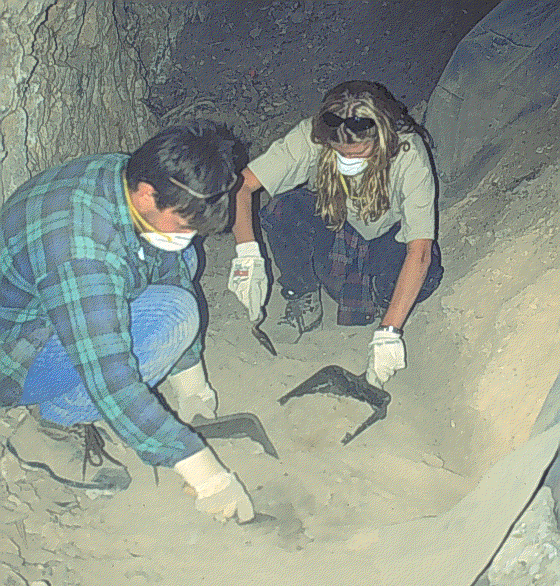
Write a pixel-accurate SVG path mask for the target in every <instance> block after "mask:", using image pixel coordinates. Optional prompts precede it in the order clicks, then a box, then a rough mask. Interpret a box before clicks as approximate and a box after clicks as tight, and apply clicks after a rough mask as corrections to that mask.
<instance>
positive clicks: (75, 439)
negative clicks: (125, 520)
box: [6, 416, 131, 491]
mask: <svg viewBox="0 0 560 586" xmlns="http://www.w3.org/2000/svg"><path fill="white" fill-rule="evenodd" d="M104 437H105V438H106V439H110V438H109V437H108V434H107V432H106V431H105V430H104V429H102V428H97V427H95V426H94V425H93V423H87V424H81V423H78V424H75V425H72V426H71V427H64V426H61V425H58V424H56V423H51V422H48V421H44V420H41V421H37V420H36V419H35V418H34V417H30V416H28V417H26V418H25V419H24V420H23V421H22V422H21V423H20V425H18V427H17V429H16V430H15V431H14V433H13V434H12V435H11V436H10V437H9V438H8V439H7V443H6V448H7V449H8V451H9V452H10V453H11V454H12V456H14V457H15V458H16V459H17V460H18V461H19V462H20V464H22V465H23V466H24V468H25V469H36V470H39V471H42V472H43V473H46V474H48V476H50V478H51V479H53V480H55V481H56V482H59V483H61V484H64V485H66V486H69V487H71V488H84V489H94V488H96V489H99V490H103V491H116V490H124V489H126V488H127V487H128V485H129V484H130V480H131V478H130V475H129V474H128V471H127V470H126V467H124V465H123V464H122V463H121V462H119V461H118V460H116V459H115V458H113V457H112V456H111V455H110V454H108V453H107V452H106V450H105V439H104ZM105 460H108V461H110V462H111V463H112V464H114V465H115V466H117V468H106V467H103V468H101V466H102V464H104V461H105ZM88 464H89V466H91V467H93V468H94V469H97V472H96V473H95V474H94V475H93V477H92V478H86V469H87V467H88Z"/></svg>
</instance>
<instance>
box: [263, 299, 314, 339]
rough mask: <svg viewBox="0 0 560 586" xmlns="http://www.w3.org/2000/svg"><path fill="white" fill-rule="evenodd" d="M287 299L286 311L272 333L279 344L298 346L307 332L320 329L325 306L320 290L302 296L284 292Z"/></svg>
mask: <svg viewBox="0 0 560 586" xmlns="http://www.w3.org/2000/svg"><path fill="white" fill-rule="evenodd" d="M282 295H283V296H284V297H285V298H286V300H287V301H288V303H287V304H286V311H285V312H284V315H283V316H282V317H281V318H280V319H279V320H278V323H276V324H275V326H274V327H273V328H272V330H271V333H272V336H273V338H274V340H276V341H277V342H283V343H287V344H297V342H299V340H300V338H301V337H302V336H303V334H305V333H306V332H310V331H312V330H314V329H315V328H318V327H319V326H320V325H321V322H322V321H323V306H322V305H321V296H320V290H319V289H316V290H315V291H309V292H308V293H304V294H303V295H300V296H297V297H296V296H295V294H294V293H293V292H290V291H288V292H285V293H284V292H283V293H282Z"/></svg>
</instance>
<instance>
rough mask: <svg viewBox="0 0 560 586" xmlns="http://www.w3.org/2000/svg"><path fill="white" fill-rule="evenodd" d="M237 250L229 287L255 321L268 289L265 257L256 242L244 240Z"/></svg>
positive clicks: (232, 262)
mask: <svg viewBox="0 0 560 586" xmlns="http://www.w3.org/2000/svg"><path fill="white" fill-rule="evenodd" d="M235 250H236V252H237V258H234V259H233V260H232V261H231V270H230V273H229V280H228V289H229V290H230V291H231V292H232V293H235V295H236V296H237V298H238V299H239V301H241V303H243V305H244V306H245V307H246V308H247V309H248V310H249V319H250V320H251V321H255V320H256V319H257V318H258V317H259V313H260V310H261V307H262V306H263V305H264V300H265V299H266V293H267V291H268V277H267V276H266V271H265V270H264V259H263V257H262V256H261V253H260V251H259V245H258V244H257V243H256V242H243V243H242V244H238V245H237V246H236V247H235Z"/></svg>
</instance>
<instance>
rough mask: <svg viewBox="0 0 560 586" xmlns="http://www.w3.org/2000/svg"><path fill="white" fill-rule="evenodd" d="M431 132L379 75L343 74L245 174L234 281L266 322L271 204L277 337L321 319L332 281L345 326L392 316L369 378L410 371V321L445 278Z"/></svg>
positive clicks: (379, 336)
mask: <svg viewBox="0 0 560 586" xmlns="http://www.w3.org/2000/svg"><path fill="white" fill-rule="evenodd" d="M430 141H431V139H430V136H429V134H428V132H427V130H426V129H425V128H424V127H423V126H421V125H420V124H417V123H416V122H415V121H414V119H413V118H412V117H411V116H410V115H409V114H408V112H407V108H406V107H405V106H404V104H402V103H401V102H399V101H398V100H396V99H395V98H394V97H393V96H392V95H391V93H390V92H389V91H388V90H387V89H386V88H385V87H384V86H383V85H382V84H380V83H372V82H369V81H363V80H357V81H347V82H343V83H341V84H339V85H337V86H336V87H334V88H333V89H331V90H330V91H329V92H327V94H326V95H325V97H324V99H323V102H322V104H321V107H320V108H319V111H318V112H317V113H316V114H315V115H314V116H313V117H312V118H308V119H305V120H303V121H302V122H300V123H299V124H298V125H297V126H296V127H295V128H293V129H292V130H291V131H290V132H289V133H288V134H287V135H286V136H285V137H283V138H281V139H279V140H276V141H275V142H274V143H272V145H271V146H270V147H269V148H268V150H267V151H266V152H265V153H264V154H262V155H260V156H259V157H257V158H256V159H254V160H253V161H252V162H250V163H249V165H248V166H247V167H246V168H245V169H244V170H243V172H242V173H243V176H244V183H243V186H242V187H241V189H240V190H239V192H238V194H237V216H236V221H235V225H234V228H233V232H234V235H235V238H236V243H237V246H236V250H237V258H235V259H234V260H233V263H232V270H231V273H230V281H229V288H230V289H231V290H232V291H233V292H234V293H236V295H237V296H238V298H239V299H240V300H241V301H242V302H243V303H244V304H245V305H246V307H247V308H248V309H249V314H250V318H251V319H256V317H257V316H258V314H259V312H260V309H261V306H262V304H263V303H264V300H265V297H266V289H267V279H266V275H265V271H264V261H263V258H262V256H261V254H260V251H259V247H258V244H257V242H255V236H254V230H253V225H252V213H251V201H252V193H253V192H254V191H256V190H257V189H260V188H261V187H264V188H265V189H266V190H267V191H268V193H269V194H270V195H271V197H272V199H271V201H270V202H269V203H268V204H267V205H266V206H265V207H264V208H263V209H261V210H260V219H261V224H262V227H263V228H264V229H265V231H266V233H267V239H268V242H269V245H270V249H271V252H272V256H273V258H274V261H275V263H276V265H277V266H278V268H279V270H280V277H279V279H278V282H279V283H280V285H281V286H282V290H281V294H282V296H283V297H284V298H285V299H286V301H287V305H286V312H285V315H284V316H283V317H282V318H281V319H280V321H279V322H278V324H277V325H276V327H275V328H274V331H275V332H276V335H275V339H276V340H277V341H290V342H297V341H298V340H299V339H300V338H301V336H302V335H303V334H305V333H306V332H309V331H311V330H313V329H314V328H316V327H318V326H319V325H320V324H321V321H322V315H323V312H322V306H321V300H320V291H321V288H324V290H325V291H326V292H327V293H328V294H329V295H330V296H331V297H332V298H333V299H335V300H336V301H337V303H338V316H337V322H338V324H340V325H367V324H370V323H373V322H374V321H375V320H376V319H377V318H381V319H380V322H379V325H378V327H377V328H376V329H375V331H374V333H373V339H372V342H371V344H370V345H369V352H368V368H367V373H368V374H367V376H368V380H369V382H371V383H372V384H378V385H380V384H381V385H382V384H384V383H385V382H386V381H387V380H388V379H389V378H390V377H391V376H392V375H393V374H394V373H395V372H396V371H397V370H399V369H401V368H404V367H405V352H404V344H403V341H402V335H403V332H402V330H403V326H404V323H405V321H406V319H407V317H408V315H409V314H410V311H411V310H412V308H413V307H414V305H415V304H416V303H418V302H420V301H423V300H424V299H426V298H427V297H428V296H429V295H430V294H431V293H433V291H434V290H435V289H436V288H437V286H438V285H439V282H440V281H441V277H442V274H443V269H442V267H441V259H440V252H439V247H438V246H437V243H436V241H435V238H436V207H435V200H436V179H435V174H434V171H433V166H432V161H431V157H430V154H429V148H430Z"/></svg>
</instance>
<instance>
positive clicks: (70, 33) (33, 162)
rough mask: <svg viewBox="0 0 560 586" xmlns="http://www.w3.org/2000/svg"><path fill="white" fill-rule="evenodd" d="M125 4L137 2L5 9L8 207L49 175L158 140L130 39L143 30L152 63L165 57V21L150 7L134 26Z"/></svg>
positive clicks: (2, 86)
mask: <svg viewBox="0 0 560 586" xmlns="http://www.w3.org/2000/svg"><path fill="white" fill-rule="evenodd" d="M127 4H135V3H126V2H123V1H120V2H118V1H111V0H59V1H56V0H55V1H53V0H29V1H22V0H0V203H2V202H4V201H5V200H6V199H7V197H8V196H9V195H10V194H11V193H12V192H13V191H14V189H15V188H16V187H18V185H20V184H21V183H23V182H24V181H25V180H27V179H28V178H29V177H30V176H32V175H33V174H35V173H37V172H39V171H41V170H43V169H45V168H47V167H49V166H52V165H56V164H59V163H61V162H64V161H66V160H69V159H72V158H75V157H77V156H80V155H83V154H91V153H95V152H111V151H121V152H123V151H124V152H126V151H131V150H133V149H135V148H136V147H137V146H139V145H140V144H141V143H142V142H143V141H144V140H146V139H147V138H148V137H149V136H150V135H151V134H153V133H154V132H155V131H157V124H156V120H155V118H154V117H153V115H152V114H151V113H150V111H149V110H148V108H147V106H146V105H145V102H144V101H143V100H145V99H146V97H147V94H148V85H147V82H146V72H145V68H144V66H143V64H142V63H141V62H140V61H139V58H138V57H139V55H138V50H137V49H135V48H133V46H132V45H131V44H130V42H129V38H130V37H131V36H133V35H136V36H138V35H139V34H140V33H141V31H140V30H136V31H135V30H134V28H135V27H136V28H138V27H139V23H140V22H143V23H144V25H148V26H149V30H150V35H149V36H148V37H147V39H148V40H147V41H146V43H148V41H149V42H150V43H151V45H150V46H151V55H153V54H158V49H157V46H158V42H157V34H158V32H157V30H156V28H154V27H153V26H151V25H152V24H153V22H152V20H150V19H151V18H153V17H155V16H156V15H157V14H160V12H158V10H159V11H161V10H163V13H164V14H166V13H167V12H166V10H165V9H164V8H157V7H155V8H154V7H152V6H146V12H147V17H146V18H145V19H142V17H141V12H142V6H140V7H138V9H137V10H136V11H135V14H136V15H137V18H136V20H135V21H129V20H127V16H126V15H127ZM137 4H140V5H142V4H143V3H137ZM154 13H155V14H154ZM121 20H124V21H126V27H127V28H124V29H123V28H122V27H121V24H120V21H121ZM162 20H165V19H162ZM145 30H148V29H145ZM145 50H146V51H147V49H145ZM151 59H152V61H153V60H154V57H153V56H152V57H151Z"/></svg>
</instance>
